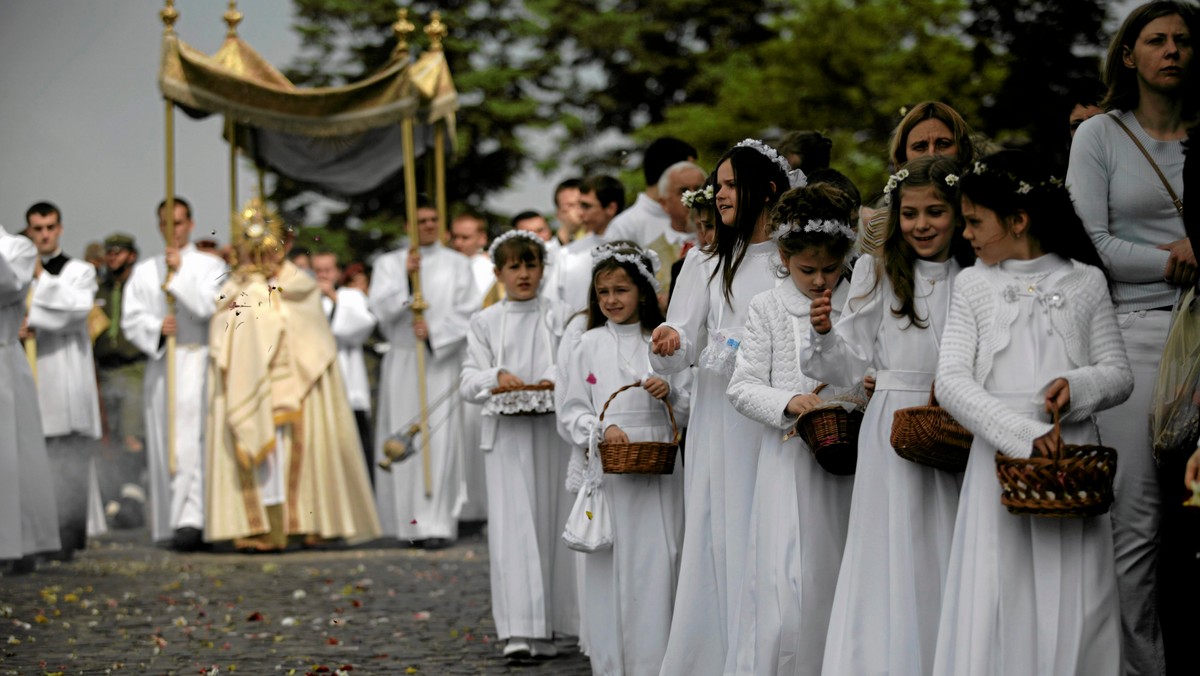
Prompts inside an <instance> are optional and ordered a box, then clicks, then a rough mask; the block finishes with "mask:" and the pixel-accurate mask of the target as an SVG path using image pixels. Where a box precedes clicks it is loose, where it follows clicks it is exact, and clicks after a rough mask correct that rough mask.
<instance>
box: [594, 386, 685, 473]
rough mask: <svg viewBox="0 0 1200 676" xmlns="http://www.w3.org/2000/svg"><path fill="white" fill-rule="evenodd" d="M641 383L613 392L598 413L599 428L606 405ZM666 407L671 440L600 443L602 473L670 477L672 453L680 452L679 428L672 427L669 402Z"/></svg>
mask: <svg viewBox="0 0 1200 676" xmlns="http://www.w3.org/2000/svg"><path fill="white" fill-rule="evenodd" d="M641 386H642V381H640V380H639V381H637V382H635V383H631V384H629V385H626V386H625V387H622V388H621V389H619V390H617V391H616V392H613V393H612V396H610V397H609V398H608V401H606V402H604V408H603V409H602V410H601V411H600V429H601V430H603V429H604V414H605V413H607V412H608V405H609V404H611V403H612V401H613V399H616V398H617V395H618V394H620V393H622V392H624V391H625V390H628V389H632V388H635V387H641ZM663 403H664V404H666V405H667V417H669V418H670V419H671V441H669V442H668V441H638V442H629V443H623V444H619V443H612V442H608V441H601V442H600V445H599V448H600V463H601V465H603V467H604V473H605V474H672V473H674V472H675V453H676V452H677V451H678V450H679V426H678V425H676V424H675V410H674V409H673V408H671V402H670V401H669V400H667V399H664V400H663Z"/></svg>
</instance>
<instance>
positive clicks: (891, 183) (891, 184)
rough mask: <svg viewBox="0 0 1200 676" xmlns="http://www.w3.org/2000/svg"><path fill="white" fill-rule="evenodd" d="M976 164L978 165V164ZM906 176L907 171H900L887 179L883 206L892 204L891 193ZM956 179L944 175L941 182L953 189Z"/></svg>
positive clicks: (884, 187) (951, 175)
mask: <svg viewBox="0 0 1200 676" xmlns="http://www.w3.org/2000/svg"><path fill="white" fill-rule="evenodd" d="M976 164H978V162H977V163H976ZM908 176H909V172H908V169H901V170H900V171H897V172H896V173H894V174H892V175H891V176H889V177H888V181H887V185H885V186H883V202H884V204H891V203H892V193H893V192H896V188H898V187H900V184H901V183H903V182H904V179H906V178H908ZM958 178H959V177H958V176H957V175H956V174H946V176H945V178H943V179H942V180H943V181H945V182H946V185H948V186H950V187H951V188H953V187H954V186H956V185H958Z"/></svg>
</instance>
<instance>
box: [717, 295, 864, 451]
mask: <svg viewBox="0 0 1200 676" xmlns="http://www.w3.org/2000/svg"><path fill="white" fill-rule="evenodd" d="M849 295H850V280H848V279H843V280H841V281H840V282H839V283H838V285H837V287H835V288H834V290H833V307H834V308H836V309H835V310H834V311H833V314H832V316H831V319H832V320H833V321H835V322H836V321H837V318H838V315H840V314H841V311H840V308H842V307H843V306H844V305H845V304H846V298H847V297H848V296H849ZM811 305H812V301H811V300H809V298H808V297H807V296H805V295H804V294H802V293H800V291H799V290H798V289H796V285H795V284H794V283H793V282H792V280H791V279H784V280H783V281H782V282H780V284H779V285H778V286H776V287H775V288H774V289H771V290H769V291H763V292H762V293H760V294H758V295H756V296H755V297H754V298H753V299H752V300H751V301H750V314H749V318H748V319H747V320H746V333H745V335H744V336H743V337H742V343H741V346H740V347H739V348H738V354H737V367H736V368H735V369H734V371H733V377H732V378H731V379H730V381H729V389H728V390H727V391H726V393H727V394H728V395H729V401H730V402H731V403H732V404H733V406H734V408H736V409H737V410H738V412H739V413H741V414H742V415H744V416H746V417H747V418H750V419H752V420H757V421H758V422H760V423H762V424H764V425H767V426H768V427H777V428H779V429H787V428H789V427H791V426H792V425H794V424H796V416H789V415H788V414H787V405H788V402H790V401H791V400H792V397H794V396H796V395H797V394H807V393H809V392H812V391H813V389H814V388H815V387H816V386H817V385H819V384H820V381H818V380H815V379H813V378H811V377H809V376H806V375H805V374H804V373H803V372H802V370H801V368H800V354H801V352H803V350H804V348H806V347H808V346H807V344H806V343H807V342H808V336H809V332H810V328H809V327H810V326H811V323H810V320H809V309H810V308H811ZM797 323H799V325H798V326H797ZM797 335H799V337H800V340H801V342H802V343H803V344H801V345H796V337H797ZM841 389H842V390H844V389H845V388H841ZM837 393H838V391H836V390H835V391H834V392H829V391H826V393H825V394H826V397H828V396H830V395H831V394H837Z"/></svg>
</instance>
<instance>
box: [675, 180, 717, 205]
mask: <svg viewBox="0 0 1200 676" xmlns="http://www.w3.org/2000/svg"><path fill="white" fill-rule="evenodd" d="M679 201H681V202H683V206H685V207H687V208H688V209H703V208H704V207H707V206H712V203H713V187H712V186H711V185H706V186H704V187H703V188H700V189H699V190H684V191H683V197H682V198H680V200H679Z"/></svg>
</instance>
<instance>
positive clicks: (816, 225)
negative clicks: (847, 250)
mask: <svg viewBox="0 0 1200 676" xmlns="http://www.w3.org/2000/svg"><path fill="white" fill-rule="evenodd" d="M793 232H819V233H822V234H825V235H841V236H843V237H845V238H846V239H848V240H850V241H851V242H853V241H854V240H856V239H858V235H856V234H855V232H854V229H853V228H851V227H850V226H849V225H847V224H846V223H843V222H842V221H829V220H817V219H813V220H810V221H809V222H807V223H805V224H804V225H803V226H801V225H800V224H799V223H782V224H780V226H779V227H778V228H776V229H775V232H773V233H771V239H773V240H775V243H776V244H778V243H779V240H780V239H783V238H784V237H787V236H788V235H790V234H792V233H793Z"/></svg>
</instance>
